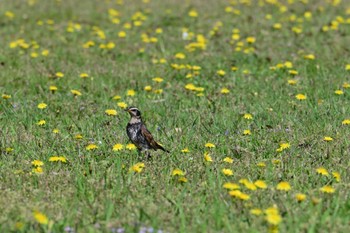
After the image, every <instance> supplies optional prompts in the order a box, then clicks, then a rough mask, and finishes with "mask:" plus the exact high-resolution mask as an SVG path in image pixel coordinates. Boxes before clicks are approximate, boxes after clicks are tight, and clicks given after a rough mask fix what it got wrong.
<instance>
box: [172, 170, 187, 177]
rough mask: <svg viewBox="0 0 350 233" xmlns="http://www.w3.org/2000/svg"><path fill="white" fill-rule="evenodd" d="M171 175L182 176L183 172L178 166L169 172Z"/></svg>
mask: <svg viewBox="0 0 350 233" xmlns="http://www.w3.org/2000/svg"><path fill="white" fill-rule="evenodd" d="M171 175H172V176H184V175H185V173H184V172H183V171H182V170H181V169H179V168H175V169H174V170H173V171H172V172H171Z"/></svg>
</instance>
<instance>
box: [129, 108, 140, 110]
mask: <svg viewBox="0 0 350 233" xmlns="http://www.w3.org/2000/svg"><path fill="white" fill-rule="evenodd" d="M129 110H138V109H137V108H130V109H129Z"/></svg>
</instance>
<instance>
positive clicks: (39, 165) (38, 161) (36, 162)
mask: <svg viewBox="0 0 350 233" xmlns="http://www.w3.org/2000/svg"><path fill="white" fill-rule="evenodd" d="M32 165H33V166H35V167H41V166H43V165H44V162H43V161H41V160H33V161H32Z"/></svg>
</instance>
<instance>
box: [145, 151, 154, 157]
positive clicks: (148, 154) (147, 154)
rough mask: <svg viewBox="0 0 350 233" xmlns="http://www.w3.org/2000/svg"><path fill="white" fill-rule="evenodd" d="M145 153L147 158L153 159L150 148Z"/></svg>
mask: <svg viewBox="0 0 350 233" xmlns="http://www.w3.org/2000/svg"><path fill="white" fill-rule="evenodd" d="M145 153H146V156H147V159H151V158H152V156H151V153H150V152H149V151H148V150H146V152H145Z"/></svg>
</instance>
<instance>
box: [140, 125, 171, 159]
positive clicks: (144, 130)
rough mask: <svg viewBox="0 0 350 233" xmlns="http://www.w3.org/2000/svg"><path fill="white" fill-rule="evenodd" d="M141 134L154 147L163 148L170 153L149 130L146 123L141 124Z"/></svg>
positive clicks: (155, 148)
mask: <svg viewBox="0 0 350 233" xmlns="http://www.w3.org/2000/svg"><path fill="white" fill-rule="evenodd" d="M141 134H142V135H143V136H144V137H145V138H146V140H147V142H148V143H149V144H150V145H151V147H152V149H154V150H157V149H161V150H163V151H165V152H167V153H170V152H169V151H168V150H166V149H164V147H162V146H161V145H159V144H158V143H157V142H156V141H155V140H154V138H153V136H152V134H151V133H150V132H149V131H148V129H147V128H146V126H145V125H144V124H142V125H141Z"/></svg>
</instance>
